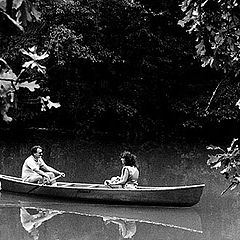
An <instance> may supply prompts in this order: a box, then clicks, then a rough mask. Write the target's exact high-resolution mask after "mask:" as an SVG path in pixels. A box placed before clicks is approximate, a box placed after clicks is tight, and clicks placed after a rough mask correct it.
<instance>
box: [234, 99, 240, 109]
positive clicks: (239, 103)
mask: <svg viewBox="0 0 240 240" xmlns="http://www.w3.org/2000/svg"><path fill="white" fill-rule="evenodd" d="M235 106H237V107H238V108H239V109H240V99H238V101H237V102H236V105H235Z"/></svg>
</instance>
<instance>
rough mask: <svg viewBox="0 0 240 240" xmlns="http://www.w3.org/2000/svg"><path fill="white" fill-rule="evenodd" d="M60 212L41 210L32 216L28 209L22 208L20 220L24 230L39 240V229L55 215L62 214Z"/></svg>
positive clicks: (35, 239)
mask: <svg viewBox="0 0 240 240" xmlns="http://www.w3.org/2000/svg"><path fill="white" fill-rule="evenodd" d="M61 213H62V212H60V211H53V210H43V211H42V210H39V211H38V213H36V214H30V213H29V212H28V211H27V209H26V208H24V207H21V209H20V219H21V223H22V226H23V228H24V229H25V230H26V231H27V232H28V233H30V235H31V236H32V237H33V239H34V240H37V239H38V237H39V233H38V230H37V228H38V227H39V226H40V225H41V224H42V223H43V222H45V221H47V220H49V219H51V218H52V217H54V216H55V215H58V214H61Z"/></svg>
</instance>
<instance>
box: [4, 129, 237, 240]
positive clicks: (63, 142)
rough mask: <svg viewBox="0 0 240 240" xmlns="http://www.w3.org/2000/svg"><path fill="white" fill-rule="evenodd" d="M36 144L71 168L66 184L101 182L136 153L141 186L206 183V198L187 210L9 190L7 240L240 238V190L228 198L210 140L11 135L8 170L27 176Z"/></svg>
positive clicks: (53, 160) (6, 140) (62, 166)
mask: <svg viewBox="0 0 240 240" xmlns="http://www.w3.org/2000/svg"><path fill="white" fill-rule="evenodd" d="M35 144H37V145H42V146H43V148H44V159H45V161H46V162H47V163H48V164H49V165H51V166H54V167H55V168H57V169H59V170H61V171H64V172H65V173H66V178H65V179H64V180H66V181H74V182H75V181H79V182H92V183H93V182H94V183H101V182H103V181H104V179H106V178H109V177H111V176H114V175H119V173H120V169H121V165H120V160H119V158H118V156H119V154H120V153H121V152H122V151H123V150H130V151H132V152H133V153H135V154H136V155H137V157H138V163H139V167H140V172H141V175H140V181H139V182H140V184H141V185H152V186H160V185H161V186H169V185H185V184H198V183H205V184H206V187H205V189H204V192H203V196H202V199H201V201H200V203H199V204H197V205H196V206H194V207H191V208H185V209H169V208H168V209H167V208H161V207H137V206H131V207H126V206H115V205H112V206H108V205H96V204H86V203H85V204H83V203H73V202H66V201H59V200H49V199H43V198H35V197H26V196H21V195H17V194H9V193H4V192H2V193H1V195H0V239H1V240H15V239H16V240H21V239H23V240H25V239H26V240H27V239H35V240H37V239H38V240H46V239H48V240H75V239H76V240H77V239H78V240H79V239H81V240H93V239H96V240H97V239H99V240H101V239H104V240H105V239H106V240H107V239H111V240H112V239H134V240H140V239H144V240H153V239H154V240H157V239H161V240H162V239H169V240H170V239H172V240H175V239H178V240H179V239H184V240H186V239H202V240H203V239H209V240H210V239H216V240H223V239H234V240H237V239H240V196H239V193H238V191H239V190H238V189H237V190H235V191H233V192H231V191H230V192H227V193H226V194H225V195H223V196H220V193H221V192H222V191H223V189H225V188H226V187H227V185H228V183H227V182H226V181H225V180H224V179H223V178H222V177H221V176H220V175H219V174H218V173H216V172H215V171H213V170H211V169H209V167H208V166H207V165H206V160H207V154H208V152H207V151H206V144H197V143H195V144H193V143H192V144H189V143H188V144H186V143H183V142H181V143H180V144H179V143H175V142H171V143H168V144H157V143H153V142H148V143H145V144H139V145H129V144H120V143H119V144H117V143H109V142H102V141H83V140H79V139H77V138H75V137H72V136H64V135H58V136H56V135H55V136H51V134H47V133H39V132H38V133H34V132H31V133H29V134H20V133H18V134H16V133H15V134H10V135H9V134H8V133H4V134H2V135H1V136H0V173H2V174H9V175H15V176H20V173H21V166H22V164H23V161H24V159H25V158H26V157H27V156H28V155H29V149H30V148H31V147H32V146H33V145H35ZM213 144H214V143H213ZM226 147H227V146H226Z"/></svg>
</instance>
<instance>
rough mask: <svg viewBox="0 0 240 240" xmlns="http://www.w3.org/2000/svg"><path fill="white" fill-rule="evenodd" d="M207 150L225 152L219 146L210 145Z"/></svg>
mask: <svg viewBox="0 0 240 240" xmlns="http://www.w3.org/2000/svg"><path fill="white" fill-rule="evenodd" d="M206 148H207V150H221V151H223V152H224V150H223V149H222V148H220V147H218V146H213V145H209V146H207V147H206Z"/></svg>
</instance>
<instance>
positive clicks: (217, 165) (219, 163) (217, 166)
mask: <svg viewBox="0 0 240 240" xmlns="http://www.w3.org/2000/svg"><path fill="white" fill-rule="evenodd" d="M221 166H222V163H221V162H218V163H217V164H215V165H213V166H212V167H211V168H216V169H217V168H220V167H221Z"/></svg>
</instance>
